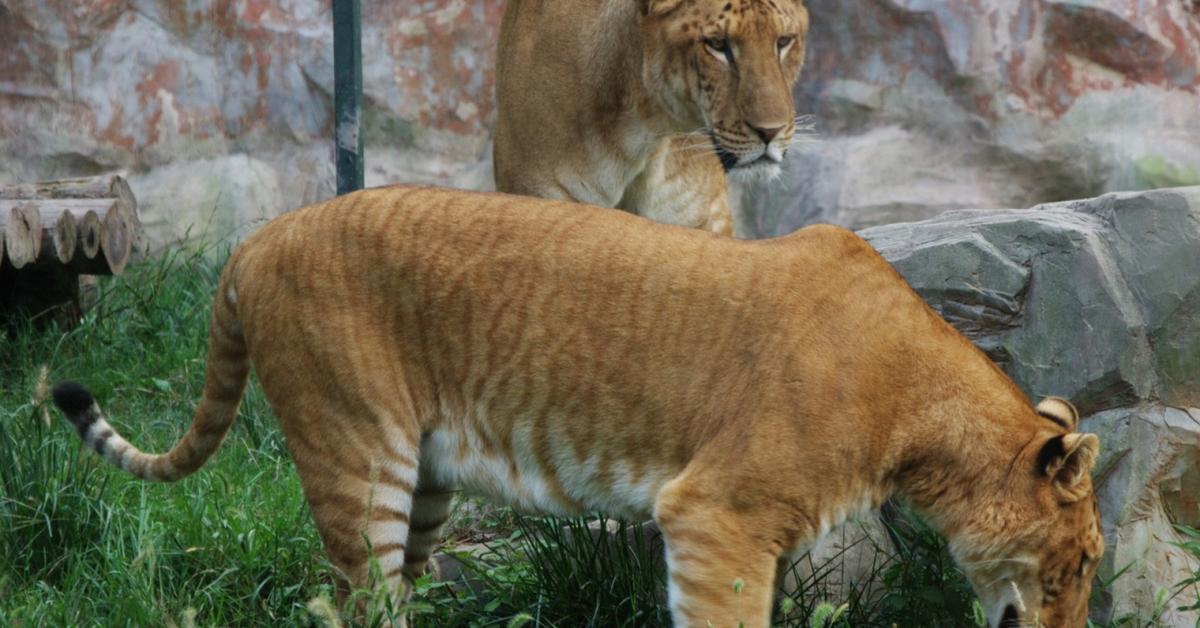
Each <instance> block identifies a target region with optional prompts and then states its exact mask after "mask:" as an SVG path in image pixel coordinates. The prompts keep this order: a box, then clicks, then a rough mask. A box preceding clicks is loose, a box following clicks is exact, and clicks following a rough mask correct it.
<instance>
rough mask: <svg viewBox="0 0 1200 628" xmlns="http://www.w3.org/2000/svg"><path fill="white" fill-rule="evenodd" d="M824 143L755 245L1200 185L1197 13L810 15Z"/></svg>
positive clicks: (808, 155) (780, 197) (1034, 8)
mask: <svg viewBox="0 0 1200 628" xmlns="http://www.w3.org/2000/svg"><path fill="white" fill-rule="evenodd" d="M808 4H809V6H810V10H811V12H812V16H813V17H812V26H811V31H812V37H811V41H810V48H809V63H808V66H807V67H806V69H805V73H804V77H803V80H802V82H801V84H800V85H799V86H798V87H797V90H796V96H797V101H798V106H799V110H801V111H807V112H811V113H814V114H816V116H817V120H818V128H819V129H820V130H821V131H823V138H824V139H823V141H818V142H810V143H805V144H800V145H798V146H797V147H796V149H795V150H794V151H793V152H794V155H793V156H792V157H793V159H792V160H791V162H790V167H789V176H786V177H784V179H783V183H782V184H781V185H779V186H776V187H774V188H772V189H768V190H762V189H759V190H757V193H755V194H752V195H751V198H750V199H748V201H747V203H746V204H745V205H746V206H747V207H753V208H755V210H756V211H754V212H751V213H750V215H748V216H745V217H744V219H745V220H746V221H747V223H748V224H745V225H744V226H743V231H745V232H747V233H754V234H757V235H769V234H779V233H785V232H788V231H791V230H792V229H794V228H796V227H797V226H800V225H802V224H807V223H809V222H814V221H828V222H836V223H839V224H843V225H847V226H854V227H862V226H868V225H874V224H884V223H887V222H896V221H898V220H916V219H922V218H929V217H932V216H934V215H937V214H938V213H940V212H941V211H944V210H947V209H958V208H963V207H978V208H987V207H1029V206H1031V205H1034V204H1037V203H1042V202H1049V201H1058V200H1066V199H1072V198H1085V197H1091V196H1097V195H1099V194H1102V193H1104V192H1109V191H1115V190H1135V189H1147V188H1156V187H1167V186H1179V185H1196V184H1200V150H1198V148H1200V146H1198V140H1197V138H1198V137H1200V115H1197V111H1200V96H1198V94H1197V88H1200V4H1198V3H1197V2H1195V0H1086V1H1083V0H1066V1H1054V0H974V1H971V2H967V1H950V2H946V1H943V0H808Z"/></svg>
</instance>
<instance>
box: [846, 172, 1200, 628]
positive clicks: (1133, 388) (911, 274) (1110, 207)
mask: <svg viewBox="0 0 1200 628" xmlns="http://www.w3.org/2000/svg"><path fill="white" fill-rule="evenodd" d="M861 234H862V235H863V236H864V237H865V238H867V239H868V240H869V241H870V242H871V244H872V245H874V246H875V247H876V248H877V249H878V250H879V251H880V252H881V253H882V254H883V255H884V257H886V258H887V259H888V260H889V261H890V262H892V263H893V264H894V265H895V266H896V268H897V269H898V270H899V271H900V272H901V274H903V275H904V277H905V279H907V280H908V281H909V282H910V283H911V284H912V285H913V287H914V288H915V289H916V290H917V292H919V293H920V294H921V296H922V297H924V298H925V299H926V300H927V301H928V302H929V303H930V305H931V306H932V307H933V308H934V309H935V310H937V311H938V312H939V313H940V314H941V315H942V316H943V317H945V318H946V319H948V320H949V321H950V322H951V323H953V324H954V325H955V327H957V328H958V329H959V330H960V331H962V332H963V333H965V334H966V335H967V336H968V337H969V338H971V340H972V341H974V342H975V343H976V344H977V345H978V346H979V347H981V348H982V349H983V350H984V351H985V352H987V353H988V355H989V356H991V357H992V359H993V360H995V361H996V362H998V363H999V364H1000V365H1001V366H1002V367H1003V368H1004V370H1005V371H1006V372H1007V373H1008V374H1009V375H1011V376H1012V377H1013V379H1015V380H1016V382H1017V383H1018V384H1019V385H1020V386H1021V388H1022V389H1024V390H1025V391H1026V392H1028V393H1029V394H1030V395H1031V396H1033V397H1034V398H1035V399H1036V398H1040V397H1043V396H1046V395H1059V396H1062V397H1066V398H1069V399H1070V400H1071V401H1073V402H1074V403H1075V404H1076V405H1077V406H1078V407H1079V409H1080V411H1081V412H1082V413H1084V414H1085V415H1090V416H1087V418H1086V419H1085V420H1084V421H1083V424H1082V427H1081V429H1082V430H1083V431H1090V432H1095V433H1097V434H1099V435H1100V438H1101V450H1102V455H1101V457H1100V460H1099V461H1098V462H1097V466H1096V473H1095V478H1096V482H1097V494H1098V495H1099V498H1100V512H1101V515H1102V518H1103V527H1104V533H1105V536H1106V540H1107V543H1108V548H1107V550H1106V552H1105V556H1104V566H1103V568H1102V572H1101V573H1102V575H1104V576H1111V575H1113V574H1114V573H1117V572H1118V571H1120V570H1122V569H1125V568H1126V567H1128V570H1127V571H1126V573H1125V574H1124V575H1122V576H1121V577H1119V578H1117V580H1116V582H1115V584H1114V585H1113V588H1112V596H1111V599H1109V600H1107V601H1106V603H1107V608H1100V609H1095V610H1096V611H1097V612H1098V613H1099V614H1103V615H1113V616H1117V617H1119V616H1123V615H1128V614H1134V615H1139V614H1140V615H1142V616H1148V615H1149V614H1150V613H1151V607H1152V606H1153V604H1154V599H1155V595H1156V593H1157V591H1158V590H1159V589H1160V588H1167V589H1169V590H1172V589H1171V588H1172V586H1173V585H1175V584H1176V583H1178V582H1179V581H1181V580H1182V579H1183V578H1184V577H1186V576H1187V575H1188V574H1191V573H1194V572H1195V571H1196V570H1197V569H1200V565H1197V563H1196V562H1195V560H1194V559H1192V558H1189V556H1188V555H1187V554H1186V553H1185V552H1183V551H1182V550H1180V549H1179V548H1177V547H1174V546H1173V545H1172V543H1173V542H1177V541H1179V540H1180V537H1179V535H1178V533H1177V532H1176V531H1175V530H1174V529H1173V527H1172V526H1173V525H1175V524H1183V525H1188V526H1192V527H1200V187H1193V188H1179V189H1174V190H1161V191H1153V192H1147V193H1119V194H1110V195H1106V196H1103V197H1100V198H1097V199H1091V200H1086V201H1073V202H1066V203H1059V204H1053V205H1043V206H1040V207H1035V208H1033V209H1030V210H998V211H996V210H990V211H989V210H977V211H954V212H948V213H946V214H943V215H941V216H939V217H938V218H935V219H932V220H928V221H924V222H916V223H910V224H896V225H887V226H881V227H874V228H870V229H865V230H863V231H862V232H861ZM1172 591H1173V590H1172ZM1192 595H1193V596H1194V595H1195V594H1194V593H1192ZM1188 601H1191V602H1192V603H1194V602H1195V600H1194V599H1190V600H1189V599H1183V600H1179V602H1188ZM1179 605H1180V604H1179V603H1176V604H1173V605H1171V609H1170V610H1168V611H1167V613H1166V614H1165V615H1164V616H1163V617H1162V621H1163V622H1164V625H1170V626H1184V625H1187V626H1191V625H1194V624H1195V622H1196V621H1197V620H1198V619H1200V614H1198V613H1196V612H1194V611H1193V612H1180V611H1177V610H1175V608H1174V607H1177V606H1179ZM1138 625H1141V624H1138Z"/></svg>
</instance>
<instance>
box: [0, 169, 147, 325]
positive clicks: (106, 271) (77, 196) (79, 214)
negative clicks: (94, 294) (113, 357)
mask: <svg viewBox="0 0 1200 628" xmlns="http://www.w3.org/2000/svg"><path fill="white" fill-rule="evenodd" d="M140 228H141V225H140V222H139V221H138V216H137V202H136V200H135V199H134V196H133V193H132V192H131V191H130V189H129V184H128V183H126V182H125V180H124V179H123V178H121V177H119V176H116V175H106V176H100V177H88V178H81V179H63V180H59V181H43V182H38V183H20V184H14V185H0V233H2V234H3V237H2V238H0V314H4V315H11V314H13V313H14V312H22V313H23V314H25V315H27V316H31V317H33V318H35V319H38V318H42V317H47V316H49V317H51V318H54V319H56V320H60V321H65V322H71V321H73V320H76V319H78V316H79V314H80V313H81V312H82V308H81V304H80V300H79V294H80V292H79V284H80V281H83V282H84V283H85V284H87V283H89V282H94V277H91V276H93V275H113V274H118V273H120V272H121V271H123V270H124V269H125V266H126V265H127V264H128V263H129V258H130V256H131V254H132V252H133V244H134V240H135V239H136V237H137V234H138V232H139V230H140Z"/></svg>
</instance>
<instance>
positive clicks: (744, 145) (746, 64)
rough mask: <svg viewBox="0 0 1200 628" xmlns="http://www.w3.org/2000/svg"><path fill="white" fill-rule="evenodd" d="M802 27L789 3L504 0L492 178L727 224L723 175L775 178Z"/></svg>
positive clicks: (663, 217)
mask: <svg viewBox="0 0 1200 628" xmlns="http://www.w3.org/2000/svg"><path fill="white" fill-rule="evenodd" d="M807 35H808V12H807V10H806V9H805V7H804V4H803V2H802V1H801V0H508V3H507V6H506V8H505V13H504V21H503V23H502V25H501V29H500V44H499V53H498V62H497V74H496V136H495V174H496V187H497V189H499V190H500V191H502V192H511V193H515V194H526V195H530V196H539V197H543V198H553V199H562V200H574V201H579V202H582V203H590V204H594V205H600V206H602V207H620V208H622V209H626V210H629V211H631V212H633V213H636V214H639V215H641V216H645V217H648V218H651V219H653V220H657V221H660V222H667V223H671V224H677V225H681V226H686V227H698V228H702V229H707V230H710V231H714V232H717V233H724V234H728V233H731V232H732V228H733V222H732V217H731V215H730V210H729V203H728V193H727V185H726V179H725V171H728V172H729V174H730V175H731V176H735V177H740V178H745V179H755V178H762V177H771V176H775V175H777V174H778V173H779V171H780V163H781V162H782V160H783V158H784V155H785V154H786V153H787V150H788V147H789V146H790V145H791V142H792V136H793V132H794V131H795V127H796V122H795V116H796V112H795V104H794V102H793V101H792V93H791V88H792V85H793V83H795V81H796V78H797V77H798V75H799V73H800V68H801V67H802V66H803V64H804V50H805V43H806V38H807Z"/></svg>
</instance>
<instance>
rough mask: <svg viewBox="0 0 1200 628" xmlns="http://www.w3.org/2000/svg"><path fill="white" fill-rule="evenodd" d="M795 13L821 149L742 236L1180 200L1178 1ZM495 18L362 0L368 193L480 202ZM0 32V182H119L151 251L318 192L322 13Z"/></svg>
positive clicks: (219, 3) (267, 7)
mask: <svg viewBox="0 0 1200 628" xmlns="http://www.w3.org/2000/svg"><path fill="white" fill-rule="evenodd" d="M808 4H809V6H810V9H811V12H812V16H813V21H812V32H811V38H810V39H811V41H810V44H809V62H808V67H807V68H806V69H805V72H804V74H803V76H802V78H801V82H800V84H799V85H798V86H797V89H796V97H797V101H798V104H799V110H800V111H801V112H807V113H812V114H815V115H816V116H817V128H818V130H819V136H818V138H817V139H816V141H808V142H801V143H798V144H797V145H796V146H795V147H794V149H793V150H792V156H791V160H790V163H789V172H788V174H787V176H786V177H784V178H783V179H782V181H781V182H779V183H777V184H776V185H773V186H770V187H767V188H761V187H759V188H755V189H754V190H752V191H750V192H748V193H747V196H748V198H745V199H743V200H744V202H742V203H741V205H742V207H743V208H744V210H743V211H742V212H741V214H742V215H741V219H740V224H739V230H740V232H741V233H742V234H743V235H747V236H769V235H774V234H778V233H783V232H786V231H790V230H792V229H794V228H795V227H797V226H800V225H802V224H806V223H809V222H813V221H818V220H823V221H830V222H836V223H839V224H844V225H847V226H854V227H861V226H866V225H873V224H883V223H887V222H895V221H897V220H911V219H919V218H927V217H931V216H933V215H936V214H937V213H939V212H941V211H943V210H946V209H958V208H962V207H1028V206H1030V205H1033V204H1036V203H1040V202H1047V201H1055V200H1064V199H1069V198H1083V197H1089V196H1095V195H1098V194H1101V193H1103V192H1107V191H1112V190H1128V189H1145V188H1154V187H1165V186H1171V185H1185V184H1196V183H1200V139H1197V138H1200V115H1197V113H1196V112H1197V111H1200V96H1198V94H1197V88H1200V5H1198V4H1197V2H1196V0H1087V1H1083V0H1070V1H1052V0H970V1H967V0H950V1H943V0H937V1H933V0H808ZM503 8H504V1H503V0H413V1H406V2H384V1H382V0H365V1H364V2H363V51H364V68H363V73H364V89H365V91H366V100H367V102H366V106H367V110H366V127H367V128H366V144H367V156H366V157H367V182H368V184H369V185H375V184H382V183H389V182H402V181H421V182H432V183H441V184H447V185H454V186H459V187H466V188H472V189H487V188H490V187H491V186H492V180H491V165H490V154H489V153H490V148H489V144H488V142H489V138H490V135H491V125H492V121H493V117H494V116H493V97H492V95H493V88H494V71H493V65H494V58H495V55H494V47H495V43H496V37H497V31H498V29H499V23H500V15H501V13H502V11H503ZM0 37H3V38H4V40H5V42H6V43H8V45H6V46H4V47H3V49H0V181H12V180H18V179H20V180H26V179H43V178H50V177H56V176H67V175H77V174H91V173H96V172H101V171H110V170H122V171H125V172H127V173H128V174H129V175H130V176H129V178H130V180H131V184H132V185H133V187H134V191H135V193H137V195H138V197H139V198H142V199H146V202H143V203H142V208H143V210H144V212H145V213H146V214H147V216H148V220H149V221H150V222H153V223H155V224H157V225H159V227H158V228H156V229H155V230H154V231H152V232H151V241H152V243H153V244H155V245H161V244H163V243H165V242H168V241H171V240H173V239H178V238H181V237H182V236H183V234H184V233H190V234H191V235H193V236H194V235H196V234H198V233H204V232H206V231H205V229H206V227H205V226H206V225H211V224H214V223H215V224H219V225H241V224H244V223H247V222H253V221H255V220H258V219H261V218H262V217H269V216H273V215H275V214H278V213H279V212H281V211H284V210H286V209H288V208H292V207H295V206H298V205H301V204H304V203H308V202H312V201H315V200H319V199H323V198H326V197H328V196H331V195H332V194H333V189H334V175H333V165H332V164H333V157H332V142H331V141H330V136H331V134H332V128H331V127H332V123H331V118H332V115H331V108H332V96H331V90H332V86H333V68H332V65H331V64H332V56H333V54H332V48H331V40H332V27H331V16H330V11H329V3H328V0H188V1H187V2H176V1H173V0H78V1H76V2H69V3H62V2H45V1H43V0H0ZM810 139H811V138H810ZM264 182H265V183H264ZM264 184H265V187H266V188H267V191H265V192H262V193H259V194H251V195H246V194H245V193H244V190H247V189H253V188H259V187H261V186H263V185H264ZM185 188H191V189H200V188H202V189H204V190H205V191H206V192H207V193H205V194H201V195H199V196H192V195H179V194H173V193H172V192H171V191H170V190H173V189H185ZM214 199H219V200H218V201H214ZM189 229H190V231H189ZM226 230H227V229H226ZM218 231H220V230H219V229H216V228H213V229H210V230H209V231H208V233H211V234H217V233H218Z"/></svg>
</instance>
